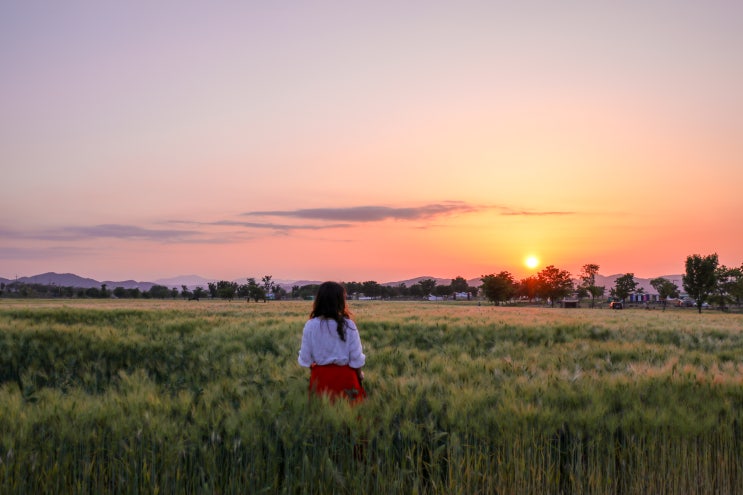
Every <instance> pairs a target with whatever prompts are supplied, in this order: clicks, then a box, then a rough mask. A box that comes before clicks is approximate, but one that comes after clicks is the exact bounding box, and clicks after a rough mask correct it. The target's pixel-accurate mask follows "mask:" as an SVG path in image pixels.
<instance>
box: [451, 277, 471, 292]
mask: <svg viewBox="0 0 743 495" xmlns="http://www.w3.org/2000/svg"><path fill="white" fill-rule="evenodd" d="M469 288H470V286H469V284H468V283H467V280H465V278H464V277H457V278H453V279H452V281H451V290H452V292H467V291H468V290H469Z"/></svg>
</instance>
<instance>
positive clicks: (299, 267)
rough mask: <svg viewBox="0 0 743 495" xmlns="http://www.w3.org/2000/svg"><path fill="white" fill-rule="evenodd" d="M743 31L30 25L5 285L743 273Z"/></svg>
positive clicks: (18, 67) (616, 19)
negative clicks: (16, 281) (712, 266)
mask: <svg viewBox="0 0 743 495" xmlns="http://www.w3.org/2000/svg"><path fill="white" fill-rule="evenodd" d="M741 18H743V4H741V3H736V2H712V3H699V2H685V1H683V2H670V1H659V2H640V1H629V2H622V3H619V4H617V5H613V6H607V5H601V4H597V3H596V2H588V1H585V2H570V3H568V4H563V3H560V5H558V4H557V3H555V2H548V1H546V0H545V1H537V2H529V3H528V5H527V4H526V3H524V4H520V3H519V4H517V5H514V3H512V2H463V3H461V2H460V3H456V4H453V3H438V2H404V5H400V4H399V2H375V3H373V4H369V5H361V4H354V3H351V4H349V3H348V2H329V3H322V4H319V5H318V4H317V3H315V2H304V1H300V2H295V3H292V4H291V5H281V6H280V5H279V4H272V3H270V2H269V3H267V4H264V5H261V4H254V3H252V2H245V3H240V2H238V3H237V4H234V3H224V4H222V3H220V2H217V4H210V5H205V4H204V5H199V4H188V3H185V4H184V3H182V2H167V1H166V2H155V4H148V3H138V2H134V3H129V2H125V3H121V4H100V5H99V4H91V3H90V2H77V1H72V2H62V3H59V2H48V3H46V2H42V4H37V3H34V4H33V5H30V4H26V3H25V2H15V3H14V4H12V5H11V4H8V3H5V4H3V5H2V6H0V64H2V66H3V68H4V69H3V74H4V76H3V78H1V79H0V112H1V113H2V115H3V116H4V117H3V119H2V121H0V150H2V151H0V163H2V194H0V277H4V278H13V277H15V276H30V275H35V274H39V273H44V272H48V271H56V272H60V273H68V272H69V273H76V274H78V275H81V276H86V277H91V278H96V279H98V280H126V279H135V280H141V281H145V280H156V279H158V278H167V277H174V276H178V275H186V274H198V275H201V276H204V277H207V278H213V279H230V280H237V279H241V278H245V277H261V276H263V275H265V274H271V275H273V277H274V278H275V279H293V280H299V279H303V280H324V279H333V280H345V281H364V280H376V281H379V282H390V281H397V280H404V279H408V278H412V277H417V276H423V275H426V276H434V277H443V278H447V277H451V278H453V277H456V276H464V277H465V278H475V277H479V276H481V275H484V274H488V273H497V272H499V271H502V270H508V271H510V272H511V273H513V274H514V276H516V277H517V278H521V277H525V276H528V275H530V274H533V273H535V272H536V271H538V270H539V269H541V268H543V267H544V266H546V265H555V266H557V267H559V268H562V269H567V270H569V271H571V272H572V273H573V274H576V275H577V273H578V272H579V271H580V268H581V266H582V265H584V264H587V263H594V264H598V265H599V266H600V270H599V271H600V273H601V274H604V275H611V274H617V273H626V272H633V273H634V274H635V275H636V276H638V277H655V276H660V275H670V274H677V273H682V272H683V270H684V261H685V258H686V256H688V255H690V254H710V253H714V252H716V253H718V255H719V258H720V262H721V263H723V264H726V265H728V266H740V265H741V263H743V228H741V227H740V226H741V225H743V200H741V194H740V191H739V190H740V187H741V184H743V163H742V162H741V157H743V92H741V91H740V88H741V87H743V58H742V57H740V50H741V49H743V30H741V29H740V28H739V20H740V19H741ZM529 255H533V256H535V257H537V258H538V260H539V264H538V266H536V267H535V268H532V269H530V268H528V267H527V266H526V265H525V262H524V260H525V258H526V257H527V256H529Z"/></svg>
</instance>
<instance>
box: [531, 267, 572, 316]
mask: <svg viewBox="0 0 743 495" xmlns="http://www.w3.org/2000/svg"><path fill="white" fill-rule="evenodd" d="M537 282H538V285H537V294H539V295H540V296H542V297H544V298H549V300H550V304H551V305H552V306H553V307H554V305H555V301H556V300H557V299H560V298H561V297H565V296H567V295H568V294H570V293H571V292H572V291H573V280H572V279H571V277H570V272H569V271H567V270H561V269H559V268H557V267H555V266H553V265H549V266H547V267H545V268H544V269H543V270H542V271H540V272H539V273H537Z"/></svg>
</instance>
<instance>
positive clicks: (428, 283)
mask: <svg viewBox="0 0 743 495" xmlns="http://www.w3.org/2000/svg"><path fill="white" fill-rule="evenodd" d="M417 285H419V286H420V288H421V294H423V297H428V296H430V295H431V294H433V288H434V287H436V281H435V280H434V279H432V278H427V279H424V280H421V281H419V282H418V283H417Z"/></svg>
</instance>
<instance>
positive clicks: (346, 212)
mask: <svg viewBox="0 0 743 495" xmlns="http://www.w3.org/2000/svg"><path fill="white" fill-rule="evenodd" d="M484 210H495V211H497V212H498V213H499V214H500V215H504V216H561V215H574V214H575V213H576V212H574V211H556V210H547V211H541V210H528V209H517V208H513V207H510V206H504V205H474V204H469V203H466V202H463V201H449V202H443V203H433V204H427V205H422V206H414V207H391V206H350V207H343V208H304V209H298V210H268V211H251V212H247V213H243V215H244V216H267V217H287V218H299V219H303V220H321V221H344V222H352V223H364V222H380V221H383V220H401V221H412V220H430V219H434V218H438V217H442V216H445V215H456V214H467V213H475V212H480V211H484ZM341 225H342V226H347V225H344V224H341ZM336 226H337V225H336ZM327 227H328V226H324V227H320V228H327ZM286 228H289V227H288V226H286ZM292 228H299V227H297V226H293V227H292ZM305 228H317V227H313V226H305Z"/></svg>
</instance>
